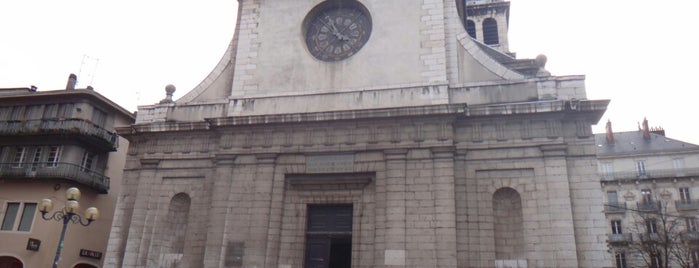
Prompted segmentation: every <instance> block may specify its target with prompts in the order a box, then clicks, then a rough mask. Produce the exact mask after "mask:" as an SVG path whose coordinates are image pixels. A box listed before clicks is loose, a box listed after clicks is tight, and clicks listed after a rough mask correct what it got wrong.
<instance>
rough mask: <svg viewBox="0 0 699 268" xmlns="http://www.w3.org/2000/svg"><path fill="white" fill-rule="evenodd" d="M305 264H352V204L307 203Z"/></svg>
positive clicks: (337, 267)
mask: <svg viewBox="0 0 699 268" xmlns="http://www.w3.org/2000/svg"><path fill="white" fill-rule="evenodd" d="M305 256H306V262H305V263H306V265H305V266H304V267H305V268H350V267H352V204H339V205H308V220H307V225H306V254H305Z"/></svg>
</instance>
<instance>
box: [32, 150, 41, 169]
mask: <svg viewBox="0 0 699 268" xmlns="http://www.w3.org/2000/svg"><path fill="white" fill-rule="evenodd" d="M41 151H43V150H42V148H41V147H36V149H35V150H34V158H32V164H34V165H36V164H38V163H39V162H41Z"/></svg>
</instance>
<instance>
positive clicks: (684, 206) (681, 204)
mask: <svg viewBox="0 0 699 268" xmlns="http://www.w3.org/2000/svg"><path fill="white" fill-rule="evenodd" d="M675 208H677V210H678V211H688V210H698V209H699V200H697V199H690V200H679V201H675Z"/></svg>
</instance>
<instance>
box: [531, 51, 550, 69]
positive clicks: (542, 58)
mask: <svg viewBox="0 0 699 268" xmlns="http://www.w3.org/2000/svg"><path fill="white" fill-rule="evenodd" d="M547 60H548V59H547V58H546V55H544V54H539V56H536V59H535V60H534V61H535V62H536V65H537V66H539V67H544V66H546V61H547Z"/></svg>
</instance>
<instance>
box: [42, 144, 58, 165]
mask: <svg viewBox="0 0 699 268" xmlns="http://www.w3.org/2000/svg"><path fill="white" fill-rule="evenodd" d="M60 156H61V147H60V146H51V147H49V155H48V157H47V158H46V166H48V167H55V166H57V165H58V159H59V158H60Z"/></svg>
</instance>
